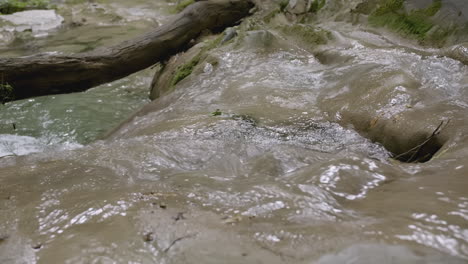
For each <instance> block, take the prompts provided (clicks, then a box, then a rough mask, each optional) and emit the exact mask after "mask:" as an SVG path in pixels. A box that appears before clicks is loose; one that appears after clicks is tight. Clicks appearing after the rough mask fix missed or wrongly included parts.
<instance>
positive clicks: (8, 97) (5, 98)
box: [0, 83, 15, 104]
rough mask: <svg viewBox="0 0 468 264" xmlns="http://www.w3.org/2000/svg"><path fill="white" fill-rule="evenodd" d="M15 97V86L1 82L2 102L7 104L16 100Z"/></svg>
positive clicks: (0, 101) (0, 93)
mask: <svg viewBox="0 0 468 264" xmlns="http://www.w3.org/2000/svg"><path fill="white" fill-rule="evenodd" d="M14 97H15V96H14V89H13V87H12V86H11V85H9V84H8V83H0V103H2V104H5V103H6V102H9V101H12V100H14Z"/></svg>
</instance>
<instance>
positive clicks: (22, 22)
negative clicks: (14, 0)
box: [0, 10, 64, 36]
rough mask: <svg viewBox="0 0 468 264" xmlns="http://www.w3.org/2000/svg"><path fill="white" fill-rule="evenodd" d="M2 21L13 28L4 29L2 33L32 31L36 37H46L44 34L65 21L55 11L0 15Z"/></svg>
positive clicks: (31, 11) (6, 27) (30, 11)
mask: <svg viewBox="0 0 468 264" xmlns="http://www.w3.org/2000/svg"><path fill="white" fill-rule="evenodd" d="M0 20H3V21H7V22H9V23H10V24H11V26H5V27H3V30H2V31H7V32H8V31H10V32H11V31H17V32H23V31H32V32H33V34H34V35H35V36H41V35H44V32H46V31H50V30H53V29H56V28H58V27H60V25H62V22H63V21H64V19H63V17H62V16H60V15H58V14H57V13H56V12H55V10H29V11H23V12H17V13H14V14H11V15H0Z"/></svg>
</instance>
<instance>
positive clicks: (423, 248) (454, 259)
mask: <svg viewBox="0 0 468 264" xmlns="http://www.w3.org/2000/svg"><path fill="white" fill-rule="evenodd" d="M351 2H353V1H351ZM172 5H173V4H172V3H171V2H168V1H164V0H161V1H148V0H139V1H132V2H129V1H123V0H118V1H99V4H93V3H89V4H88V3H83V4H79V3H77V4H73V5H70V6H71V7H69V9H67V10H61V9H60V8H59V9H58V12H59V13H60V14H62V15H63V17H64V18H65V21H73V19H78V20H79V21H82V23H83V25H71V24H65V25H64V26H62V27H63V28H59V29H56V30H54V31H49V33H48V35H47V36H43V35H41V36H31V35H27V36H25V35H24V34H17V35H16V39H14V40H13V39H12V40H11V41H10V42H9V43H6V44H4V45H3V46H0V56H19V55H30V54H33V53H37V52H62V53H66V52H79V51H85V50H89V49H92V48H95V47H97V46H100V45H112V44H115V43H118V42H120V41H121V40H123V39H128V38H131V37H132V36H135V35H138V34H141V33H143V32H145V30H146V29H147V28H148V27H152V26H158V25H161V24H163V23H164V22H166V21H168V17H169V16H170V9H171V8H172ZM99 7H102V9H100V8H99ZM63 8H64V7H63ZM154 10H156V11H154ZM153 11H154V12H153ZM103 12H104V13H106V12H107V13H106V15H103ZM82 17H86V19H85V20H82ZM281 21H282V18H276V22H277V23H280V22H281ZM276 22H273V23H276ZM319 26H320V28H321V29H323V30H326V31H328V32H330V41H329V42H328V43H327V44H326V45H319V46H316V45H307V44H305V43H304V42H303V41H301V40H300V39H297V38H293V37H291V36H290V35H288V34H285V33H284V32H283V31H281V30H279V29H278V27H276V26H273V25H272V24H267V25H262V26H261V27H260V28H254V29H249V30H247V31H246V32H245V34H239V36H238V37H236V38H235V39H233V40H232V41H230V42H228V43H225V44H223V45H220V46H218V47H217V48H215V49H213V50H211V51H210V54H209V56H210V60H209V61H210V62H207V61H203V62H202V63H201V64H200V65H198V66H197V67H198V68H197V70H196V71H194V72H193V73H192V74H191V75H190V76H188V77H187V78H185V79H184V80H182V81H181V82H180V83H178V84H177V86H176V87H175V89H174V91H172V92H170V93H167V94H165V95H163V96H162V97H161V98H158V99H157V100H154V101H152V102H151V101H150V100H149V99H148V93H149V87H150V83H151V80H152V77H153V74H154V69H146V70H144V71H141V72H139V73H136V74H133V75H131V76H129V77H126V78H123V79H121V80H118V81H115V82H112V83H109V84H105V85H101V86H99V87H96V88H93V89H90V90H88V91H87V92H84V93H78V94H68V95H55V96H46V97H40V98H33V99H27V100H22V101H15V102H11V103H7V104H5V105H3V106H2V105H0V157H1V158H0V263H319V264H325V263H327V264H328V263H467V261H468V178H467V175H468V167H467V166H466V164H468V134H467V133H466V131H467V126H468V123H467V122H466V116H468V66H467V65H464V64H463V63H461V62H460V61H458V60H455V59H452V58H449V57H446V56H443V54H442V51H441V50H439V49H435V48H425V47H421V46H419V45H417V44H415V43H414V42H411V41H408V40H404V39H402V38H400V37H398V36H396V35H395V34H392V33H390V32H387V31H385V30H378V29H372V28H368V27H365V26H360V25H355V24H352V23H349V22H348V21H343V20H340V19H336V17H333V19H331V18H330V19H323V20H322V21H321V23H320V24H319ZM124 29H125V30H124ZM26 33H28V32H26ZM26 33H25V34H26ZM29 33H30V34H33V33H34V32H29ZM127 118H128V119H127ZM379 122H384V123H383V124H384V125H382V129H381V130H378V131H377V132H375V133H374V134H372V133H373V132H369V131H372V128H373V127H379V124H381V123H379ZM385 122H389V124H392V122H393V124H394V123H398V122H401V124H403V125H401V126H400V127H398V128H399V129H397V130H395V129H393V128H392V127H391V126H392V125H387V123H385ZM441 122H442V124H447V125H445V126H442V129H443V131H442V132H443V133H441V135H442V136H441V141H443V142H441V146H439V147H440V149H439V148H437V152H436V153H435V155H434V156H431V159H430V161H428V162H424V163H423V162H421V163H408V162H402V161H398V160H396V159H392V157H395V156H396V155H397V154H398V153H395V150H394V149H398V148H402V149H403V151H404V150H405V148H406V149H410V148H411V147H413V146H414V144H413V145H408V146H406V145H405V142H406V141H405V139H401V138H402V137H403V138H404V137H405V136H408V134H411V133H417V132H418V131H420V130H418V129H421V130H424V131H425V132H427V133H428V134H429V135H430V134H431V133H432V132H433V131H435V129H436V128H437V126H438V125H439V124H440V123H441ZM398 124H399V123H398ZM116 127H117V128H116ZM369 127H370V128H369ZM114 128H116V129H114ZM112 129H114V130H113V132H112V133H110V134H109V135H108V136H104V135H105V134H106V133H108V132H109V131H111V130H112ZM379 129H380V128H379ZM415 131H416V132H415ZM386 133H389V134H386ZM382 135H385V136H388V137H387V138H391V139H392V140H390V141H388V140H387V141H385V140H380V139H381V138H383V136H382ZM401 142H403V143H401ZM442 143H443V144H442ZM392 144H394V145H396V144H400V145H401V146H399V147H394V145H392ZM392 148H393V149H392ZM403 151H400V152H399V153H401V152H403Z"/></svg>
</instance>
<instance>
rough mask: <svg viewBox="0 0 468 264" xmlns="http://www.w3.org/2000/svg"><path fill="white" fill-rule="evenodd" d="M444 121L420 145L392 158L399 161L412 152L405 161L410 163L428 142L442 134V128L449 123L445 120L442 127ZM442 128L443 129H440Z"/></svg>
mask: <svg viewBox="0 0 468 264" xmlns="http://www.w3.org/2000/svg"><path fill="white" fill-rule="evenodd" d="M444 123H445V122H444V121H441V122H440V124H439V125H438V126H437V128H436V129H435V130H434V131H433V132H432V134H431V135H430V136H429V137H427V138H426V139H425V140H424V141H423V142H422V143H421V144H419V145H417V146H415V147H413V148H411V149H410V150H408V151H406V152H403V153H401V154H399V155H397V156H395V157H394V158H395V159H399V158H401V157H403V156H405V155H407V154H410V153H411V152H413V151H414V153H413V154H412V155H411V157H410V158H409V159H407V160H406V162H412V160H413V159H414V158H415V157H416V156H417V154H418V153H419V152H420V151H421V149H422V148H423V147H424V146H425V145H426V144H427V143H428V142H429V141H431V140H432V139H433V138H434V137H435V136H437V135H439V134H440V132H442V130H443V129H444V128H446V127H447V125H448V124H449V123H450V120H447V123H445V125H444ZM442 126H443V127H442Z"/></svg>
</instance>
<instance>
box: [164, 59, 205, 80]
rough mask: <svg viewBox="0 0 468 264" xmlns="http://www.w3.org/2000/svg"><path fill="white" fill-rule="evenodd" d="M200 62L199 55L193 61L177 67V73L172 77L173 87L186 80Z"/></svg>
mask: <svg viewBox="0 0 468 264" xmlns="http://www.w3.org/2000/svg"><path fill="white" fill-rule="evenodd" d="M199 62H200V56H198V55H197V56H195V58H193V59H191V60H190V61H189V62H187V63H186V64H184V65H181V66H179V67H177V71H176V72H175V74H174V77H172V82H171V86H174V85H176V84H177V83H179V82H180V81H182V80H183V79H185V78H186V77H187V76H189V75H190V74H191V73H192V71H193V69H194V68H195V66H197V64H198V63H199Z"/></svg>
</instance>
